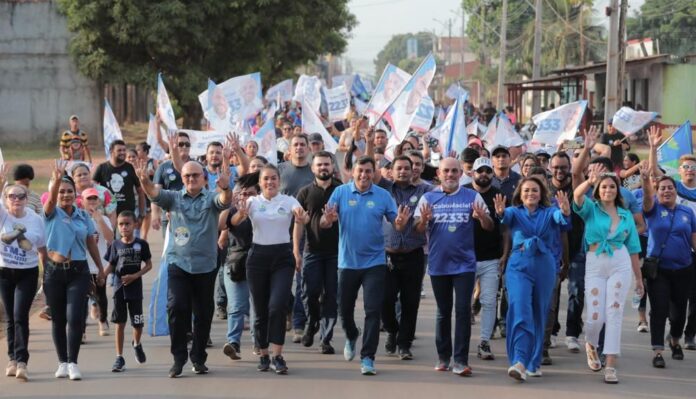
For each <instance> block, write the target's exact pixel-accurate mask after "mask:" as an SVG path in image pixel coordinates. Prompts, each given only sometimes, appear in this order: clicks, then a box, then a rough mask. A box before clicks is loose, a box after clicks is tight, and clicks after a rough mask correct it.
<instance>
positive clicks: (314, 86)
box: [292, 75, 321, 113]
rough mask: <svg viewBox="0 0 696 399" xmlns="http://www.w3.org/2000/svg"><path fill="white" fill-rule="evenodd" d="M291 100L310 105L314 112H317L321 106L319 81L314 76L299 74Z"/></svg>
mask: <svg viewBox="0 0 696 399" xmlns="http://www.w3.org/2000/svg"><path fill="white" fill-rule="evenodd" d="M292 99H293V101H297V102H298V103H302V104H303V108H302V112H303V113H304V107H310V109H312V110H314V112H315V113H319V108H321V81H319V78H317V77H316V76H307V75H301V76H300V78H299V79H298V80H297V85H295V95H294V96H293V98H292Z"/></svg>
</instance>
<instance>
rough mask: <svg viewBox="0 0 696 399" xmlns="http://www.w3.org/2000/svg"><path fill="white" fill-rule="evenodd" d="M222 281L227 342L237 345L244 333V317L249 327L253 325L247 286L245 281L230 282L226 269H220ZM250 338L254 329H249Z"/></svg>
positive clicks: (225, 267)
mask: <svg viewBox="0 0 696 399" xmlns="http://www.w3.org/2000/svg"><path fill="white" fill-rule="evenodd" d="M222 270H223V281H224V283H225V291H226V294H227V342H230V343H232V342H234V343H236V344H239V343H240V341H241V339H242V331H244V316H246V317H248V318H249V325H250V326H253V325H254V314H253V311H252V308H251V302H250V301H251V297H250V296H249V284H248V283H247V281H246V280H242V281H232V279H231V278H230V274H229V272H228V267H227V266H224V267H222ZM250 329H251V331H250V333H251V336H252V337H253V336H254V329H253V327H250Z"/></svg>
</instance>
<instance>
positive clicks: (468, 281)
mask: <svg viewBox="0 0 696 399" xmlns="http://www.w3.org/2000/svg"><path fill="white" fill-rule="evenodd" d="M430 282H431V283H432V285H433V295H435V302H436V303H437V313H436V315H435V347H436V348H437V355H438V358H439V359H440V360H441V361H443V362H445V363H449V360H450V357H452V356H454V361H455V362H457V363H461V364H469V342H470V341H471V296H472V294H473V293H474V284H475V283H476V273H475V272H464V273H460V274H453V275H445V276H432V275H431V276H430ZM452 307H454V352H453V351H452Z"/></svg>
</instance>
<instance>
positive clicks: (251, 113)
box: [198, 72, 263, 124]
mask: <svg viewBox="0 0 696 399" xmlns="http://www.w3.org/2000/svg"><path fill="white" fill-rule="evenodd" d="M217 88H219V89H220V90H222V94H223V95H224V97H225V100H226V101H227V105H228V107H229V112H230V114H231V115H232V123H233V124H234V123H235V122H237V121H239V120H246V119H250V118H253V117H255V116H256V114H258V113H259V112H260V111H261V110H262V109H263V101H262V98H263V97H262V95H261V74H260V73H258V72H255V73H251V74H248V75H242V76H236V77H234V78H231V79H227V80H226V81H224V82H222V83H220V84H218V85H217ZM208 93H209V92H208V90H206V91H204V92H202V93H201V94H199V95H198V101H199V102H200V103H201V108H202V109H203V111H207V110H208V109H210V107H211V105H210V104H209V101H210V100H209V99H210V98H212V97H210V96H209V94H208Z"/></svg>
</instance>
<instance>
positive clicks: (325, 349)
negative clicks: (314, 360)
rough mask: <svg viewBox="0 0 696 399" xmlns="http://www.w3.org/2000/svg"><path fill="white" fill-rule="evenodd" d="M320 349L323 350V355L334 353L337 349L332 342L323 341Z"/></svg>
mask: <svg viewBox="0 0 696 399" xmlns="http://www.w3.org/2000/svg"><path fill="white" fill-rule="evenodd" d="M319 350H320V351H321V354H322V355H333V354H334V353H336V350H335V349H334V347H333V346H331V344H324V343H322V344H321V345H319Z"/></svg>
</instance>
